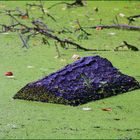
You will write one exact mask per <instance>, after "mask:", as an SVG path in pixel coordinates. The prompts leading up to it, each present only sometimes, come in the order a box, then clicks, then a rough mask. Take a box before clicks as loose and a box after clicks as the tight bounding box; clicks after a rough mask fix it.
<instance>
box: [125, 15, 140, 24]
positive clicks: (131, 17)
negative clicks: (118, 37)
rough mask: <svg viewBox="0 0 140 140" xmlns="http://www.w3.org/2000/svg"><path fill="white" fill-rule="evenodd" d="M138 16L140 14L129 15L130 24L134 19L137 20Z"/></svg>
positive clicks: (139, 16)
mask: <svg viewBox="0 0 140 140" xmlns="http://www.w3.org/2000/svg"><path fill="white" fill-rule="evenodd" d="M136 18H140V15H134V16H130V17H127V19H128V21H129V24H130V23H132V22H133V21H135V19H136Z"/></svg>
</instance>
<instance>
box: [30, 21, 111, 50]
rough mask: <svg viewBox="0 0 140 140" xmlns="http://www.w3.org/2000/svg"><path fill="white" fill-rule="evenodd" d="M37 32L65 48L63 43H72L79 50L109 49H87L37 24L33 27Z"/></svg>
mask: <svg viewBox="0 0 140 140" xmlns="http://www.w3.org/2000/svg"><path fill="white" fill-rule="evenodd" d="M32 23H33V24H34V25H35V26H36V24H35V23H34V22H32ZM34 29H35V30H36V31H37V32H39V33H40V34H42V35H44V36H47V37H49V38H51V39H53V40H55V41H57V42H58V43H60V45H61V47H63V48H65V45H72V46H75V47H76V48H77V49H80V50H84V51H109V50H102V49H89V48H84V47H82V46H81V45H79V44H77V43H75V42H73V41H71V40H69V39H61V38H59V37H58V36H56V35H54V34H52V33H50V32H48V31H47V30H45V29H41V28H39V27H38V26H37V27H35V28H34Z"/></svg>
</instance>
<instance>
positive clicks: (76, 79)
mask: <svg viewBox="0 0 140 140" xmlns="http://www.w3.org/2000/svg"><path fill="white" fill-rule="evenodd" d="M138 88H140V85H139V83H138V82H137V81H136V80H135V79H134V78H133V77H131V76H127V75H124V74H122V73H121V72H120V71H119V70H118V69H116V68H115V67H113V65H112V64H111V62H109V61H108V60H107V59H105V58H102V57H100V56H89V57H83V58H81V59H80V60H78V61H76V62H74V63H72V64H69V65H67V66H65V67H64V68H63V69H61V70H58V71H57V72H55V73H52V74H50V75H48V76H46V77H45V78H43V79H41V80H38V81H36V82H33V83H29V84H27V85H26V86H25V87H23V88H22V89H21V90H20V91H19V92H18V93H17V94H16V95H15V96H14V99H24V100H34V101H41V102H49V103H60V104H69V105H73V106H76V105H79V104H83V103H87V102H89V101H93V100H98V99H102V98H105V97H109V96H113V95H117V94H120V93H124V92H127V91H131V90H134V89H138Z"/></svg>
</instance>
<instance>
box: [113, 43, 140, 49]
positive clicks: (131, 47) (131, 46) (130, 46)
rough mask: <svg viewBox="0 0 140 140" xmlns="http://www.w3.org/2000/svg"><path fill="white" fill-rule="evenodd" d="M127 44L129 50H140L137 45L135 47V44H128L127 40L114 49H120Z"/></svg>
mask: <svg viewBox="0 0 140 140" xmlns="http://www.w3.org/2000/svg"><path fill="white" fill-rule="evenodd" d="M125 46H126V47H127V48H128V49H129V50H132V51H139V49H138V48H137V47H135V46H133V45H131V44H128V43H127V42H126V41H123V45H120V46H118V47H116V48H115V49H114V51H118V50H119V48H124V47H125Z"/></svg>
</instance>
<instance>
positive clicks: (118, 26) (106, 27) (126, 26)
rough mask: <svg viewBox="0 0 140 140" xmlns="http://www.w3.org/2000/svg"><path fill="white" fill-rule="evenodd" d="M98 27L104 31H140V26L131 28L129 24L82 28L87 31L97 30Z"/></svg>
mask: <svg viewBox="0 0 140 140" xmlns="http://www.w3.org/2000/svg"><path fill="white" fill-rule="evenodd" d="M97 27H101V28H102V29H110V28H114V29H124V30H134V31H140V26H130V25H127V24H113V25H96V26H91V27H82V28H87V29H96V28H97Z"/></svg>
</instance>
